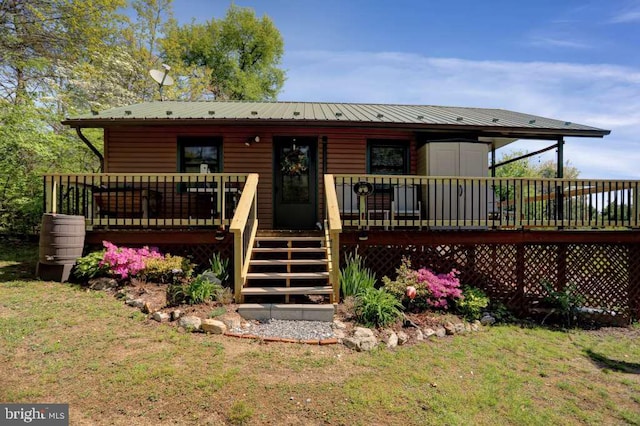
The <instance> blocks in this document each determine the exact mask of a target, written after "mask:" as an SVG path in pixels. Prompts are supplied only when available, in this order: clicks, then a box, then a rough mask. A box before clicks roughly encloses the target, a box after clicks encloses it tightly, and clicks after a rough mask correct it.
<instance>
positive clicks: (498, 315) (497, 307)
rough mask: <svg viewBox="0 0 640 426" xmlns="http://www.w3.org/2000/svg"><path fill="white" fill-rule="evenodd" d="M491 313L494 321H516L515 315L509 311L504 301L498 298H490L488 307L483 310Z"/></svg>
mask: <svg viewBox="0 0 640 426" xmlns="http://www.w3.org/2000/svg"><path fill="white" fill-rule="evenodd" d="M485 311H488V312H490V313H491V316H492V317H494V318H495V319H496V323H503V324H504V323H511V322H515V321H516V317H515V316H514V315H513V314H512V313H511V311H509V308H507V307H506V306H505V305H504V303H502V302H500V301H498V300H490V301H489V307H488V308H487V309H486V310H485Z"/></svg>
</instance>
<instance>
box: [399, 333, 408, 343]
mask: <svg viewBox="0 0 640 426" xmlns="http://www.w3.org/2000/svg"><path fill="white" fill-rule="evenodd" d="M397 335H398V345H400V346H402V345H404V344H405V343H407V342H408V341H409V335H408V334H407V333H405V332H404V331H398V333H397Z"/></svg>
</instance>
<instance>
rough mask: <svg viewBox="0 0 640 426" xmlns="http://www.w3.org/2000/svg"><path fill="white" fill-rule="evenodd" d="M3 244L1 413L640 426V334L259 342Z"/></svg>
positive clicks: (86, 419)
mask: <svg viewBox="0 0 640 426" xmlns="http://www.w3.org/2000/svg"><path fill="white" fill-rule="evenodd" d="M0 244H2V246H1V247H0V365H2V371H1V374H0V402H32V403H33V402H59V403H68V404H69V405H70V415H71V424H87V425H93V424H105V425H111V424H123V425H125V424H126V425H131V424H150V425H158V424H277V425H286V424H291V425H301V424H312V425H314V424H345V425H358V424H362V425H377V424H380V425H387V424H390V425H394V424H397V425H408V424H427V425H428V424H437V425H443V424H445V425H468V424H476V425H483V424H486V425H502V424H514V425H527V424H532V425H538V424H539V425H549V424H563V425H565V424H594V425H602V424H615V425H619V424H636V425H638V424H640V329H639V328H638V327H636V328H634V329H631V330H628V329H621V330H616V329H606V330H598V331H573V330H572V331H568V332H562V331H553V330H549V329H545V328H520V327H518V326H500V327H494V328H491V329H488V330H486V331H483V332H480V333H474V334H471V335H463V336H456V337H452V338H445V339H440V340H437V341H432V342H428V343H423V344H418V345H415V346H412V347H402V348H398V349H397V350H394V351H389V350H386V349H380V350H376V351H373V352H371V353H355V352H351V351H349V350H347V349H346V348H345V347H343V346H341V345H334V346H323V347H318V346H305V345H296V344H283V343H269V344H264V343H262V344H261V343H259V342H254V341H245V340H240V339H233V338H229V337H223V336H211V335H204V334H185V333H181V332H178V331H177V330H176V329H175V328H174V327H173V326H167V325H158V324H156V323H154V322H152V321H150V320H148V319H147V318H146V317H145V315H143V314H141V313H139V312H137V311H135V310H133V309H132V308H130V307H127V306H125V305H124V304H123V303H122V302H120V301H117V300H115V299H114V298H113V297H111V296H108V295H106V294H104V293H102V292H94V291H85V290H83V289H80V288H78V287H75V286H72V285H68V284H60V283H52V282H40V281H34V280H33V278H32V276H33V271H34V270H35V263H34V262H35V259H36V258H37V247H34V246H22V245H20V244H13V243H11V244H9V243H6V242H0Z"/></svg>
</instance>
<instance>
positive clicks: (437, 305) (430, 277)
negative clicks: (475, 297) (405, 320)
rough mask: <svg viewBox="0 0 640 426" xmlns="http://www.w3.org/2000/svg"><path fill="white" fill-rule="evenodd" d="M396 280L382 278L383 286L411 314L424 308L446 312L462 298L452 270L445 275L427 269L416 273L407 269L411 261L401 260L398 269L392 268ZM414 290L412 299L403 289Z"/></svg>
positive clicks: (455, 275) (409, 267) (454, 271)
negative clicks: (412, 311) (394, 270)
mask: <svg viewBox="0 0 640 426" xmlns="http://www.w3.org/2000/svg"><path fill="white" fill-rule="evenodd" d="M396 274H397V277H396V280H395V281H393V280H391V279H390V278H388V277H384V278H382V282H383V283H384V287H385V288H386V289H387V290H388V291H389V292H390V293H391V294H393V295H394V296H395V297H396V298H397V299H398V300H400V301H401V302H402V303H403V304H404V306H406V307H407V308H410V309H412V310H414V311H423V310H427V309H442V310H447V309H449V306H450V305H452V304H453V303H455V301H456V300H457V299H459V298H460V297H462V290H461V289H460V280H459V279H458V274H459V272H458V271H457V270H455V269H452V270H451V271H450V272H449V273H440V274H436V273H435V272H434V271H433V270H431V269H429V268H420V269H418V270H415V269H412V268H411V261H410V260H409V259H408V258H406V257H403V258H402V263H401V264H400V267H399V268H398V269H396ZM410 286H411V287H413V288H415V290H416V292H415V297H413V299H410V298H409V297H408V296H407V287H410Z"/></svg>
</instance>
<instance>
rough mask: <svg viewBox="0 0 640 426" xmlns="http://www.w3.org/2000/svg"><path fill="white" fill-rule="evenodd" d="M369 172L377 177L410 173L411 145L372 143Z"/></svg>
mask: <svg viewBox="0 0 640 426" xmlns="http://www.w3.org/2000/svg"><path fill="white" fill-rule="evenodd" d="M367 172H368V173H370V174H375V175H406V174H408V173H409V143H408V142H406V141H370V142H369V145H368V151H367Z"/></svg>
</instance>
